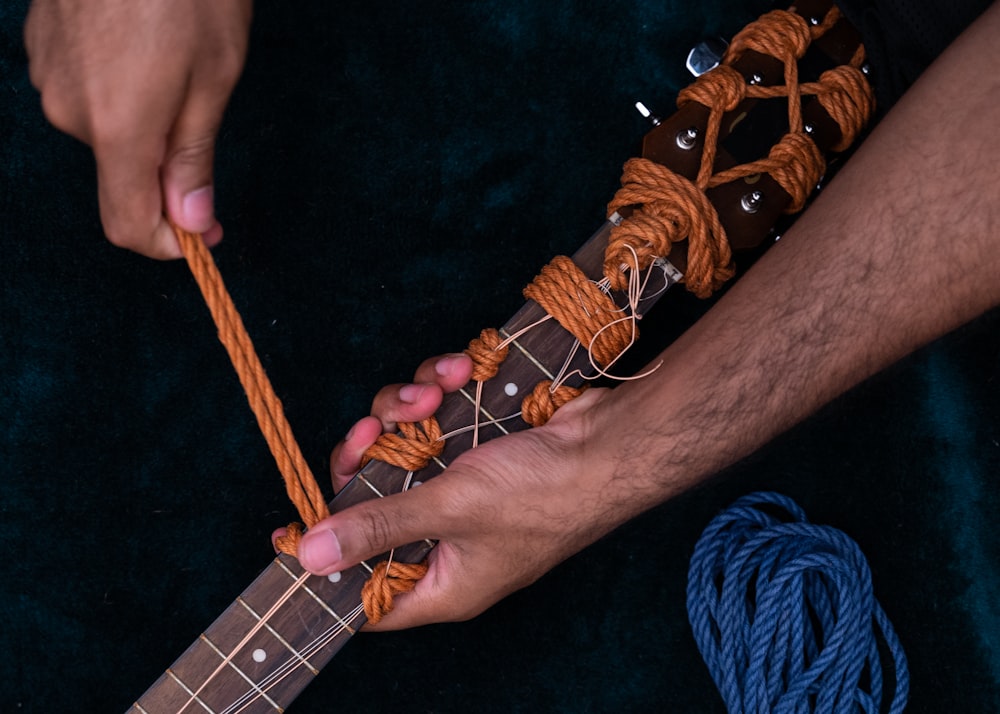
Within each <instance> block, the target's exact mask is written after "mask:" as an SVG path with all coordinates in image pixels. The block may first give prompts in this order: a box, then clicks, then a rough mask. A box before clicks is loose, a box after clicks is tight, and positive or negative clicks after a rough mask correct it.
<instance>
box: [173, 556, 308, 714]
mask: <svg viewBox="0 0 1000 714" xmlns="http://www.w3.org/2000/svg"><path fill="white" fill-rule="evenodd" d="M308 577H309V573H303V574H302V576H301V577H300V578H299V579H298V580H296V581H295V583H294V584H293V585H292V587H290V588H288V589H287V590H286V591H285V592H284V594H283V595H282V596H281V597H280V598H279V599H278V601H277V602H276V603H274V605H272V606H271V609H270V610H268V611H267V612H266V613H265V614H264V619H265V620H266V619H270V618H271V615H273V614H274V613H275V612H277V611H278V610H279V609H280V608H281V606H282V605H284V604H285V603H286V602H287V601H288V598H290V597H291V596H292V594H293V593H294V592H295V590H296V588H297V587H298V586H300V585H301V584H302V583H304V582H305V581H306V578H308ZM262 626H263V620H262V621H261V622H258V623H257V624H256V625H254V626H253V627H251V628H250V632H248V633H247V634H246V635H245V636H244V637H243V639H242V640H241V641H240V642H239V644H238V645H236V647H235V649H234V650H233V653H232V654H231V655H229V656H228V658H226V660H224V661H223V663H222V664H220V665H219V666H218V667H216V668H215V671H214V672H212V674H210V675H209V676H208V679H206V680H205V681H204V683H202V685H201V686H200V687H198V691H197V692H191V698H192V701H195V700H197V699H198V692H201V691H202V690H203V689H204V688H205V687H207V686H208V683H209V682H211V681H212V680H213V679H214V678H215V677H216V676H218V674H219V672H221V671H222V670H223V668H224V667H225V666H226V662H227V661H228V660H229V659H231V658H232V657H234V656H235V655H236V653H237V652H239V651H240V650H242V649H243V647H244V645H246V643H247V642H249V641H250V638H252V637H253V636H254V635H256V634H257V633H258V632H259V631H260V628H261V627H262ZM167 671H168V672H169V671H170V670H169V669H168V670H167ZM175 679H176V676H175ZM178 681H180V680H178ZM190 703H191V702H188V704H185V705H184V709H186V708H187V707H188V705H189V704H190ZM182 711H183V709H182ZM209 711H211V710H209ZM212 714H215V713H214V712H213V713H212Z"/></svg>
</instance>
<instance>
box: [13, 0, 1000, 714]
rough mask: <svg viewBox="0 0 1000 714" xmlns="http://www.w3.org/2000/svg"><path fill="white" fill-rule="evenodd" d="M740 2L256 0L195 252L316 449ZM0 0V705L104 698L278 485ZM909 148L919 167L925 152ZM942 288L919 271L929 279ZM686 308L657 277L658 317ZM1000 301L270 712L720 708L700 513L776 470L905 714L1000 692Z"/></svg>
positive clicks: (431, 342)
mask: <svg viewBox="0 0 1000 714" xmlns="http://www.w3.org/2000/svg"><path fill="white" fill-rule="evenodd" d="M766 9H768V3H764V2H736V1H735V0H709V1H708V2H705V3H681V2H672V1H669V0H668V1H666V2H658V3H650V2H630V1H629V0H611V1H609V2H605V3H588V4H575V3H569V2H562V1H555V2H547V3H538V2H525V1H523V0H514V1H512V2H503V3H500V2H483V3H475V4H473V3H467V4H461V5H458V4H446V3H428V2H417V3H402V4H387V5H377V4H374V3H369V2H347V1H345V2H336V3H333V2H301V3H293V4H288V3H276V2H267V1H262V2H258V3H257V6H256V16H255V21H254V25H253V30H252V38H251V46H250V53H249V57H248V63H247V67H246V71H245V73H244V76H243V78H242V80H241V82H240V84H239V86H238V87H237V90H236V92H235V95H234V97H233V100H232V103H231V105H230V108H229V111H228V113H227V117H226V120H225V122H224V124H223V127H222V131H221V135H220V139H219V147H218V163H217V179H216V196H217V201H218V214H219V216H220V219H221V220H222V223H223V225H224V226H225V228H226V231H227V234H226V235H227V237H226V239H225V241H224V242H223V244H222V245H221V246H220V247H219V248H217V249H216V250H215V256H216V259H217V261H218V263H219V265H220V268H221V271H222V273H223V275H224V276H225V279H226V281H227V284H228V287H229V288H230V290H231V292H232V294H233V297H234V299H235V301H236V303H237V305H238V307H239V308H240V310H241V312H242V314H243V317H244V320H245V322H246V324H247V326H248V329H249V331H250V333H251V335H252V336H253V339H254V340H255V342H256V345H257V348H258V350H259V352H260V354H261V357H262V360H263V362H264V364H265V366H266V368H267V370H268V372H269V374H270V376H271V378H272V379H273V381H274V384H275V386H276V389H277V391H278V392H279V394H280V395H281V396H282V398H283V400H284V404H285V407H286V410H287V413H288V416H289V418H290V420H291V423H292V425H293V428H294V430H295V432H296V434H297V436H298V439H299V441H300V443H301V445H302V447H303V450H304V452H305V454H306V456H307V458H308V460H309V461H310V463H311V465H312V466H313V468H314V470H315V471H316V472H317V474H319V475H320V476H321V478H322V480H323V484H324V486H325V487H327V488H328V485H327V484H328V482H327V480H326V477H325V474H326V457H327V454H328V453H329V450H330V448H331V447H332V446H333V445H334V444H335V442H336V441H337V440H338V439H339V438H340V436H341V435H342V434H343V433H344V432H345V431H346V430H347V428H348V427H349V426H350V425H351V424H352V423H353V421H354V420H355V419H356V418H358V417H359V416H361V415H363V414H365V413H367V409H368V405H369V400H370V398H371V396H372V395H373V394H374V393H375V391H376V390H377V389H378V388H379V387H380V386H382V385H383V384H386V383H390V382H397V381H404V380H406V379H407V378H408V376H409V375H410V374H411V373H412V369H413V368H414V367H415V366H416V365H417V364H418V363H419V361H420V360H422V359H423V358H424V357H426V356H428V355H432V354H437V353H440V352H443V351H449V350H456V349H461V348H462V347H464V346H465V344H466V343H467V341H468V340H469V338H471V337H473V336H475V335H476V334H478V332H479V330H480V328H482V327H485V326H494V325H499V324H502V323H503V322H504V321H505V320H506V318H507V317H508V316H509V315H511V314H512V313H513V312H514V310H515V309H516V308H517V307H518V306H519V305H520V304H521V298H520V289H521V287H522V286H523V285H524V284H525V283H526V282H528V281H529V280H530V279H531V278H532V277H533V275H534V274H535V271H536V270H537V268H539V267H540V266H541V265H543V264H544V263H545V262H546V261H547V260H549V259H550V258H551V257H552V256H553V255H556V254H558V253H564V252H571V251H573V250H574V249H575V248H576V247H577V246H578V245H579V244H581V243H582V242H583V241H584V240H585V239H586V238H587V237H588V236H589V235H590V233H591V232H592V231H593V230H594V229H595V228H596V227H597V226H598V225H599V224H600V222H601V221H602V220H603V206H604V204H605V203H606V201H607V200H608V199H609V198H610V196H611V195H612V193H613V191H614V190H615V188H616V185H617V179H618V174H619V169H620V166H621V164H622V162H623V161H624V160H625V159H627V158H628V157H629V156H631V155H632V154H633V153H634V152H635V151H636V150H637V146H638V142H639V139H640V137H641V135H642V133H643V132H644V131H645V128H646V127H645V126H644V122H643V121H642V120H641V119H640V118H639V117H638V115H636V114H635V112H634V110H633V109H632V103H633V102H634V101H635V100H637V99H641V100H643V101H645V102H646V103H647V104H648V105H650V106H651V107H653V108H654V109H655V110H657V111H658V112H660V113H668V112H669V111H670V107H671V106H672V102H673V98H674V97H675V95H676V93H677V91H678V90H679V89H680V88H681V87H682V86H684V85H685V84H686V83H687V82H688V77H687V75H686V73H685V70H684V67H683V63H684V57H685V55H686V52H687V50H688V49H689V47H690V46H691V45H692V44H693V43H694V42H696V41H698V40H699V39H702V38H704V37H706V36H711V35H724V36H729V35H731V34H732V33H734V32H735V31H736V30H737V29H739V28H740V27H741V26H743V25H744V24H745V23H746V22H747V21H749V20H751V19H753V18H754V17H755V16H756V15H758V14H759V13H760V12H762V11H764V10H766ZM26 10H27V2H26V1H25V0H8V1H7V2H5V3H3V5H2V6H0V141H2V143H0V241H2V252H0V291H2V292H0V307H2V316H0V479H2V480H0V484H2V505H0V550H2V552H3V555H4V557H3V560H2V564H0V645H2V646H0V692H2V695H3V696H2V699H0V710H2V711H10V712H14V711H17V712H46V713H50V712H77V711H79V712H116V711H124V710H126V709H127V708H128V707H129V706H130V705H131V703H132V702H133V701H134V700H135V699H136V698H137V697H138V696H139V695H140V694H141V693H142V692H143V691H144V690H145V689H146V688H147V687H148V686H149V684H151V683H152V682H153V680H154V679H155V678H156V677H158V676H159V675H160V673H161V672H162V671H163V670H164V669H165V668H166V667H167V666H169V665H170V663H171V662H172V661H173V660H174V659H175V658H176V656H177V655H179V654H180V653H181V652H182V651H183V649H184V648H185V647H186V646H187V645H188V644H189V643H190V642H191V641H193V640H194V639H195V638H196V637H197V636H198V634H199V633H200V632H201V631H202V630H203V629H205V628H206V627H207V626H208V625H209V624H210V623H211V622H212V620H213V619H214V618H215V617H216V616H217V615H218V614H219V613H220V612H221V611H222V610H223V609H224V608H225V607H226V606H227V605H228V604H229V603H230V602H231V601H232V599H233V598H234V597H235V596H236V595H237V594H239V592H240V591H241V590H242V589H243V588H244V587H245V586H246V585H247V584H248V583H249V582H250V581H251V580H252V579H253V577H255V575H256V574H257V572H258V571H259V570H260V569H261V568H262V567H264V566H265V565H266V564H267V563H268V561H269V560H270V559H271V557H272V551H271V545H270V542H269V538H268V536H269V533H270V532H271V530H272V529H273V528H275V527H277V526H280V525H283V524H285V523H287V522H288V521H289V520H290V519H292V518H294V511H293V509H292V507H291V505H290V504H289V502H288V501H287V499H286V497H285V495H284V492H283V487H282V484H281V482H280V477H279V475H278V472H277V470H276V468H275V466H274V464H273V461H272V459H271V457H270V455H269V453H268V451H267V449H266V446H265V444H264V441H263V439H262V437H261V436H260V434H259V432H258V430H257V426H256V424H255V422H254V419H253V417H252V415H251V413H250V411H249V408H248V407H247V404H246V400H245V398H244V396H243V394H242V392H241V389H240V386H239V384H238V382H237V380H236V377H235V375H234V373H233V371H232V368H231V367H230V365H229V363H228V360H227V358H226V355H225V353H224V351H223V349H222V347H221V346H220V345H219V344H218V342H217V340H216V337H215V331H214V328H213V326H212V323H211V320H210V318H209V316H208V313H207V310H206V308H205V307H204V305H203V303H202V300H201V297H200V296H199V294H198V292H197V288H196V286H195V284H194V282H193V280H192V278H191V276H190V274H189V273H188V269H187V267H186V266H185V265H184V264H183V263H182V262H173V263H159V262H154V261H151V260H148V259H145V258H142V257H139V256H136V255H133V254H131V253H127V252H125V251H122V250H119V249H117V248H114V247H112V246H111V245H109V244H108V243H106V242H105V241H104V239H103V237H102V232H101V228H100V224H99V219H98V211H97V203H96V183H95V172H94V165H93V159H92V157H91V154H90V152H89V150H88V149H87V148H86V147H84V146H82V145H80V144H79V143H77V142H75V141H74V140H72V139H70V138H68V137H66V136H63V135H61V134H59V133H58V132H57V131H56V130H54V129H53V128H51V127H50V126H48V125H47V123H46V122H45V120H44V117H43V115H42V113H41V110H40V107H39V102H38V96H37V93H36V92H35V91H34V90H33V89H32V87H31V85H30V83H29V81H28V76H27V70H26V59H25V57H24V51H23V49H22V41H21V27H22V23H23V19H24V15H25V13H26ZM918 168H919V167H915V170H916V169H918ZM927 297H928V300H933V299H934V296H933V295H928V296H927ZM705 308H706V305H705V304H704V303H701V302H699V301H697V300H695V299H694V298H692V297H690V296H688V295H686V294H684V293H683V292H680V291H676V292H672V293H671V294H669V295H668V296H667V297H666V298H665V299H664V302H663V304H662V305H661V306H659V308H658V310H657V311H656V313H655V315H658V317H656V316H655V315H654V317H653V318H652V319H651V320H650V321H649V322H648V323H645V324H644V333H645V337H644V344H645V346H644V349H645V350H646V351H647V353H650V354H651V353H653V352H655V351H656V350H658V349H660V348H661V347H662V346H663V345H664V344H666V342H667V341H668V340H669V339H671V338H672V337H673V336H675V335H676V334H678V333H679V331H680V330H682V329H683V328H684V327H685V326H686V325H688V324H690V323H691V322H693V321H694V320H695V319H696V318H697V316H698V315H699V314H700V313H701V312H702V311H703V310H704V309H705ZM998 327H1000V313H997V312H996V311H994V312H992V313H989V314H987V315H986V316H984V317H983V318H981V319H980V320H978V321H976V322H975V323H973V324H972V325H970V326H968V327H966V328H963V329H961V330H960V331H958V332H957V333H955V334H952V335H950V336H947V337H945V338H943V339H941V340H940V341H938V342H936V343H934V344H932V345H930V346H928V347H926V348H925V349H922V350H921V351H919V352H918V353H916V354H914V355H913V356H911V357H910V358H908V359H906V360H904V361H903V362H902V363H900V364H898V365H897V366H895V367H893V368H891V369H890V370H888V371H887V372H885V373H883V374H881V375H879V376H877V377H875V378H873V379H871V380H869V381H868V382H866V383H865V384H863V385H861V386H860V387H858V388H856V389H855V390H853V391H852V392H850V393H849V394H847V395H846V396H844V397H843V398H841V399H839V400H837V401H836V402H835V403H833V404H832V405H830V406H829V407H827V408H825V409H824V410H822V411H821V412H820V413H819V414H817V415H816V416H814V417H813V418H811V419H809V420H808V421H806V422H805V423H803V424H802V425H800V426H799V427H797V428H795V429H794V430H792V431H791V432H790V433H788V434H786V435H784V436H782V437H781V438H779V439H777V440H776V441H775V442H774V443H772V444H771V445H769V446H767V447H766V448H764V449H763V450H762V451H760V452H759V453H757V454H756V455H754V456H753V457H751V458H749V459H748V460H746V461H745V462H743V463H740V464H738V465H736V466H735V467H733V468H731V469H730V470H729V471H728V472H727V473H726V474H723V475H722V476H721V477H719V478H717V479H715V480H714V481H713V482H712V483H711V484H709V485H707V486H705V487H703V488H700V489H698V490H697V491H695V492H693V493H690V494H687V495H685V496H683V497H681V498H678V499H676V500H675V501H673V502H670V503H667V504H665V505H663V506H662V507H660V508H658V509H656V510H655V511H653V512H651V513H649V514H647V515H645V516H643V517H640V518H639V519H637V520H635V521H634V522H632V523H630V524H628V525H626V526H625V527H623V528H621V529H619V530H618V531H617V532H615V533H613V534H612V535H610V536H608V537H606V538H604V539H603V540H601V541H600V542H598V543H597V544H595V545H594V546H592V547H590V548H588V549H586V550H585V551H584V552H583V553H581V554H580V555H579V556H577V557H575V558H573V559H571V560H570V561H568V562H566V563H565V564H563V565H562V566H560V567H558V568H557V569H555V570H554V571H553V572H552V573H550V574H549V575H547V576H546V577H544V578H543V579H542V580H540V581H539V582H538V583H536V584H535V585H534V586H532V587H530V588H528V589H526V590H524V591H522V592H519V593H517V594H515V595H514V596H512V597H510V598H508V599H507V600H505V601H504V602H502V603H500V604H499V605H497V606H496V607H494V608H493V609H491V610H490V611H489V612H487V613H486V614H484V615H482V616H481V617H479V618H477V619H475V620H473V621H471V622H468V623H462V624H449V625H440V626H433V627H426V628H422V629H419V630H415V631H409V632H403V633H398V634H387V635H363V636H358V637H356V638H354V640H353V641H352V642H350V643H349V644H348V645H347V647H346V648H345V649H344V650H343V651H342V652H341V653H340V654H339V655H338V656H337V657H336V658H335V659H334V660H333V662H332V663H331V665H330V666H329V667H328V668H327V669H326V670H325V671H324V672H323V673H322V675H321V676H320V677H319V678H318V679H317V680H316V681H315V682H314V683H313V684H312V685H311V686H310V688H309V689H307V690H306V692H305V693H304V694H303V695H302V696H301V697H300V698H299V700H298V701H297V702H296V703H295V704H294V705H293V707H292V711H293V712H326V711H365V712H383V711H384V712H389V711H392V712H396V711H399V710H401V709H403V710H412V711H418V712H468V711H479V712H515V711H524V712H529V711H530V712H535V711H545V712H628V711H647V710H669V711H681V712H721V711H723V707H722V703H721V700H720V699H719V696H718V694H717V693H716V691H715V688H714V685H713V684H712V682H711V680H710V678H709V676H708V673H707V671H706V669H705V667H704V665H703V664H702V662H701V660H700V657H699V655H698V652H697V649H696V647H695V644H694V641H693V639H692V637H691V634H690V630H689V626H688V624H687V619H686V615H685V609H684V598H685V583H686V569H687V565H688V558H689V556H690V553H691V551H692V548H693V545H694V542H695V541H696V539H697V538H698V535H699V534H700V532H701V530H702V528H704V526H705V525H706V524H707V523H708V521H709V520H710V518H711V517H712V516H713V515H714V514H715V513H716V512H717V511H719V510H720V509H722V508H723V507H725V506H726V505H727V504H729V503H730V502H731V501H732V500H734V499H735V498H736V497H738V496H739V495H742V494H744V493H747V492H750V491H753V490H758V489H773V490H778V491H781V492H784V493H786V494H788V495H790V496H792V497H793V498H795V499H796V500H797V501H799V503H801V504H802V505H803V506H804V507H805V509H806V511H807V512H808V514H809V516H810V518H811V519H812V520H813V521H814V522H817V523H826V524H830V525H834V526H836V527H838V528H841V529H842V530H844V531H846V532H847V533H848V534H849V535H851V536H852V537H853V538H854V539H855V540H857V541H858V543H859V544H860V545H861V548H862V550H863V551H864V552H865V554H866V555H867V557H868V559H869V561H870V563H871V565H872V568H873V571H874V582H875V591H876V595H877V597H878V598H879V599H880V601H881V602H882V604H883V606H884V607H885V609H886V611H887V612H888V614H889V617H890V618H891V620H892V621H893V623H894V624H895V626H896V628H897V629H898V631H899V635H900V638H901V640H902V642H903V645H904V647H905V649H906V652H907V654H908V656H909V661H910V668H911V674H912V680H913V686H912V695H911V706H910V708H909V711H913V712H943V711H977V712H986V711H1000V610H998V607H997V602H998V601H1000V531H998V528H997V525H996V520H995V514H996V513H997V511H998V507H1000V495H998V490H997V489H996V487H995V482H996V478H997V474H998V473H1000V401H998V398H1000V378H998V377H1000V374H998V372H1000V367H998V365H1000V332H998Z"/></svg>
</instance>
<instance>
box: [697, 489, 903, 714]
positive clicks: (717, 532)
mask: <svg viewBox="0 0 1000 714" xmlns="http://www.w3.org/2000/svg"><path fill="white" fill-rule="evenodd" d="M687 609H688V617H689V619H690V621H691V628H692V630H693V632H694V636H695V639H696V640H697V643H698V649H699V650H700V651H701V654H702V657H703V658H704V659H705V663H706V664H707V665H708V669H709V671H710V673H711V675H712V678H713V679H714V680H715V683H716V685H717V686H718V687H719V691H720V692H721V694H722V698H723V700H724V701H725V705H726V709H727V711H729V712H730V714H751V713H752V714H759V713H762V712H769V713H770V712H775V713H776V714H799V713H800V712H801V713H805V712H817V713H819V712H822V713H823V714H828V713H829V714H854V713H855V712H857V711H865V712H880V711H885V708H884V707H883V685H884V683H885V682H884V679H885V674H886V673H885V672H883V656H882V654H881V653H882V652H888V657H887V658H886V659H891V664H892V669H891V680H892V684H893V690H894V691H893V696H892V700H891V703H890V705H889V708H888V711H889V712H890V714H899V713H900V712H902V711H903V708H904V707H905V706H906V699H907V696H908V693H909V671H908V669H907V664H906V655H905V653H904V652H903V649H902V646H901V645H900V643H899V639H898V638H897V636H896V633H895V631H894V630H893V628H892V624H891V623H890V622H889V619H888V617H886V614H885V612H884V611H883V610H882V608H881V606H880V605H879V604H878V602H877V601H876V600H875V596H874V594H873V591H872V576H871V570H870V569H869V567H868V563H867V562H866V561H865V558H864V555H863V554H862V553H861V550H860V549H859V548H858V546H857V544H856V543H855V542H854V541H852V540H851V539H850V538H848V537H847V535H845V534H844V533H842V532H841V531H839V530H837V529H835V528H830V527H827V526H818V525H814V524H812V523H810V522H809V521H808V520H807V519H806V516H805V514H804V513H803V511H802V509H801V508H800V507H799V506H798V505H797V504H795V502H793V501H792V500H791V499H789V498H787V497H785V496H782V495H780V494H775V493H757V494H752V495H750V496H746V497H744V498H741V499H739V500H738V501H737V502H736V503H735V504H733V506H731V507H730V508H729V509H727V510H726V511H725V512H723V513H721V514H720V515H718V516H716V518H715V519H713V520H712V522H711V523H710V524H709V525H708V527H707V528H706V529H705V531H704V533H703V534H702V536H701V538H700V539H699V540H698V543H697V545H696V546H695V551H694V555H693V556H692V558H691V566H690V569H689V572H688V588H687ZM886 698H888V692H886Z"/></svg>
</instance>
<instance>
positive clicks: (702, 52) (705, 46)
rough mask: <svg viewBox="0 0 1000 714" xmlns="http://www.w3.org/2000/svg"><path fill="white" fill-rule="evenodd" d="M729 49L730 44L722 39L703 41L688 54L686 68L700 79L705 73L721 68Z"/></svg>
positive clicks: (715, 38) (713, 38)
mask: <svg viewBox="0 0 1000 714" xmlns="http://www.w3.org/2000/svg"><path fill="white" fill-rule="evenodd" d="M728 48H729V43H728V42H726V41H725V40H724V39H722V38H721V37H710V38H708V39H707V40H702V41H701V42H699V43H698V44H697V45H695V46H694V47H692V48H691V51H690V52H688V56H687V61H686V62H685V63H684V66H685V67H687V70H688V72H690V73H691V74H693V75H694V76H695V77H700V76H701V75H703V74H705V72H709V71H711V70H713V69H715V68H716V67H718V66H719V63H720V62H722V57H723V55H725V54H726V50H727V49H728Z"/></svg>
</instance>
